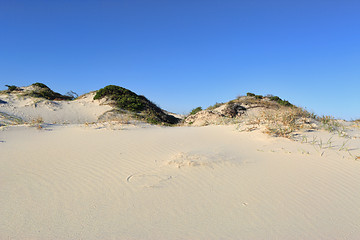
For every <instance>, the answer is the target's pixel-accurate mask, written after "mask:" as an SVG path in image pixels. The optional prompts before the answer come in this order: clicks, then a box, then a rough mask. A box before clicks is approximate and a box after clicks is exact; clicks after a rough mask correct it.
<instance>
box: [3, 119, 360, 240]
mask: <svg viewBox="0 0 360 240" xmlns="http://www.w3.org/2000/svg"><path fill="white" fill-rule="evenodd" d="M359 133H360V131H353V132H352V134H353V136H354V138H352V139H351V141H350V142H346V143H345V144H346V146H347V148H346V150H345V148H344V147H343V145H344V141H343V138H341V137H337V136H335V135H331V133H327V132H313V133H308V134H310V135H309V136H307V137H306V139H309V140H308V141H304V140H302V141H298V142H297V141H292V140H289V139H285V138H274V137H270V136H267V135H265V134H263V133H261V132H257V131H254V132H240V131H238V130H237V129H236V127H235V126H208V127H198V128H196V127H166V128H165V127H149V126H148V127H139V126H137V127H131V126H124V127H120V128H109V127H104V126H103V127H101V126H97V125H84V124H78V125H63V126H56V125H50V126H48V127H46V128H43V129H41V130H39V129H37V128H35V127H25V126H14V127H8V128H3V129H2V131H0V216H1V217H0V239H360V162H359V161H357V160H355V158H356V155H360V151H359V149H358V147H359V146H360V140H359V138H357V137H356V136H358V135H359ZM311 134H312V135H311ZM314 136H316V137H314ZM303 139H305V138H304V137H303ZM310 139H313V140H314V139H323V141H324V143H323V145H321V146H320V144H314V143H310ZM328 139H330V143H329V141H328ZM327 141H328V142H327ZM319 143H320V141H319ZM326 143H328V145H327V146H325V145H326ZM342 147H343V149H341V148H342ZM354 156H355V158H354Z"/></svg>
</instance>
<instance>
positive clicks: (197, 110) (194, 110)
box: [190, 107, 202, 115]
mask: <svg viewBox="0 0 360 240" xmlns="http://www.w3.org/2000/svg"><path fill="white" fill-rule="evenodd" d="M200 111H202V108H201V107H197V108H194V109H193V110H191V112H190V115H194V114H196V113H198V112H200Z"/></svg>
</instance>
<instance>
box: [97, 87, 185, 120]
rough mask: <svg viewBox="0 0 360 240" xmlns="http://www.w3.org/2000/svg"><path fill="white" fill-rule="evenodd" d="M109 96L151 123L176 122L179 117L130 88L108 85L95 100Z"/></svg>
mask: <svg viewBox="0 0 360 240" xmlns="http://www.w3.org/2000/svg"><path fill="white" fill-rule="evenodd" d="M104 97H107V98H108V99H110V100H112V101H114V102H115V106H116V107H117V108H119V109H123V110H128V111H131V112H133V113H134V116H136V117H135V118H138V119H140V120H145V121H147V122H148V123H151V124H163V123H165V124H175V123H178V122H179V119H178V118H176V117H174V116H172V115H169V114H166V113H165V112H164V111H163V110H162V109H161V108H160V107H158V106H157V105H156V104H154V103H153V102H151V101H150V100H148V99H147V98H146V97H144V96H142V95H137V94H136V93H134V92H132V91H130V90H129V89H126V88H123V87H119V86H115V85H108V86H106V87H104V88H102V89H100V90H98V91H97V92H96V94H95V96H94V100H96V99H101V98H104Z"/></svg>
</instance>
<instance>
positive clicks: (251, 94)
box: [246, 92, 255, 97]
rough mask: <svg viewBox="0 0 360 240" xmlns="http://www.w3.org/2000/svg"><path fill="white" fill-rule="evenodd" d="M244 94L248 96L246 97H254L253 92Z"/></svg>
mask: <svg viewBox="0 0 360 240" xmlns="http://www.w3.org/2000/svg"><path fill="white" fill-rule="evenodd" d="M246 96H248V97H255V94H254V93H250V92H248V93H246Z"/></svg>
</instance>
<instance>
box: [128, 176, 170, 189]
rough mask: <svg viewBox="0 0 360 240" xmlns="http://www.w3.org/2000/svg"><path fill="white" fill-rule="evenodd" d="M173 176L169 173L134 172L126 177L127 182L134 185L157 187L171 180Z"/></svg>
mask: <svg viewBox="0 0 360 240" xmlns="http://www.w3.org/2000/svg"><path fill="white" fill-rule="evenodd" d="M172 178H173V177H172V176H169V175H156V174H132V175H129V176H128V177H127V178H126V182H127V183H130V184H132V185H134V186H139V187H145V188H147V187H150V188H156V187H161V184H162V183H164V182H166V181H169V180H171V179H172Z"/></svg>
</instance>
